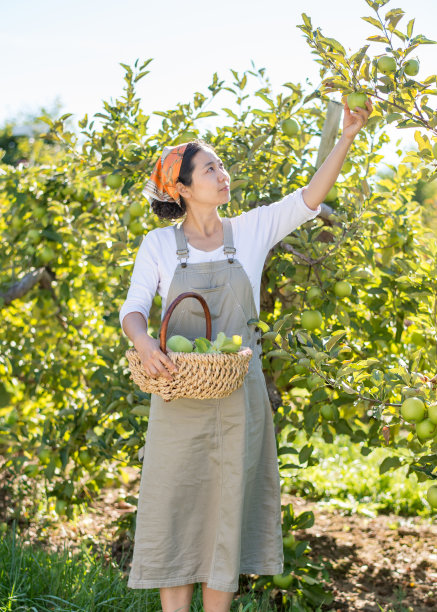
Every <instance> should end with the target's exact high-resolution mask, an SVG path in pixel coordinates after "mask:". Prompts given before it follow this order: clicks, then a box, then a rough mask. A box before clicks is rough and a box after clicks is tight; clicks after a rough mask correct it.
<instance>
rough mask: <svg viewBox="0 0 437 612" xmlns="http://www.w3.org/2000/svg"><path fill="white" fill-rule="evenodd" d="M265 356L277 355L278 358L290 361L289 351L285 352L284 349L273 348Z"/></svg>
mask: <svg viewBox="0 0 437 612" xmlns="http://www.w3.org/2000/svg"><path fill="white" fill-rule="evenodd" d="M266 357H279V359H284V360H286V361H291V355H290V353H287V351H284V349H275V350H273V351H269V352H268V353H267V354H266Z"/></svg>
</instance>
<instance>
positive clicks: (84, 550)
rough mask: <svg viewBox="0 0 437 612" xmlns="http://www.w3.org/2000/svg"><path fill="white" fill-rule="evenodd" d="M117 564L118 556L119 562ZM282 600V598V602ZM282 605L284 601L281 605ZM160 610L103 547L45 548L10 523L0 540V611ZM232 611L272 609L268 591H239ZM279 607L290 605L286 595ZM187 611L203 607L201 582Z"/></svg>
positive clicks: (154, 597)
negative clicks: (129, 582)
mask: <svg viewBox="0 0 437 612" xmlns="http://www.w3.org/2000/svg"><path fill="white" fill-rule="evenodd" d="M122 564H123V561H122V563H121V564H120V565H122ZM284 603H285V602H284ZM287 606H288V607H287ZM120 610H123V612H134V611H135V612H155V611H156V612H158V611H159V612H161V610H162V608H161V600H160V596H159V589H129V588H128V587H127V576H126V575H125V574H123V572H122V570H121V569H120V567H119V566H118V565H117V564H116V563H115V562H114V561H107V560H105V551H104V550H102V551H99V552H97V553H94V554H92V553H91V552H90V550H89V548H88V547H86V546H85V545H82V547H81V550H80V552H76V553H74V554H73V553H71V552H70V551H69V549H68V547H67V546H65V545H64V548H63V549H62V550H58V551H55V552H50V551H47V550H45V549H44V548H42V547H41V545H36V544H34V545H29V544H26V543H24V542H22V541H21V540H20V537H19V536H18V535H17V533H16V531H15V527H13V528H12V530H10V531H9V532H8V533H7V534H5V536H4V537H3V538H2V540H1V541H0V612H12V611H13V612H48V611H50V612H97V611H98V612H120ZM231 610H232V612H249V611H250V612H255V611H256V612H273V611H274V610H277V608H276V607H274V606H273V603H272V602H271V600H270V599H269V596H268V593H267V592H264V593H263V594H262V596H260V595H259V594H255V593H249V594H244V595H241V596H240V597H238V598H237V599H236V600H234V601H233V603H232V607H231ZM283 610H284V612H286V611H287V610H289V611H290V612H291V610H298V611H299V612H300V611H302V612H305V608H303V607H300V606H298V607H292V602H291V601H288V602H287V605H285V606H284V607H283ZM191 611H192V612H203V604H202V587H201V584H196V585H195V587H194V593H193V600H192V606H191Z"/></svg>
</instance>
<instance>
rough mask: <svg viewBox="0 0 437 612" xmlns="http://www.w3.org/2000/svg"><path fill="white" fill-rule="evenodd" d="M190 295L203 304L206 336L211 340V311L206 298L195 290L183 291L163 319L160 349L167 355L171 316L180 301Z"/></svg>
mask: <svg viewBox="0 0 437 612" xmlns="http://www.w3.org/2000/svg"><path fill="white" fill-rule="evenodd" d="M188 297H193V298H196V299H197V300H199V302H200V303H201V304H202V306H203V310H204V312H205V319H206V336H205V337H206V338H207V339H208V340H211V313H210V311H209V308H208V304H207V303H206V301H205V299H204V298H203V297H202V296H201V295H200V294H199V293H195V292H194V291H186V292H185V293H181V294H180V295H178V297H177V298H175V299H174V300H173V302H172V303H171V304H170V306H169V307H168V308H167V312H166V313H165V315H164V318H163V320H162V325H161V331H160V332H159V340H160V349H161V351H162V352H163V353H164V354H165V355H167V340H166V338H167V328H168V324H169V321H170V317H171V315H172V312H173V310H174V309H175V308H176V306H177V305H178V304H179V302H182V300H184V299H185V298H188Z"/></svg>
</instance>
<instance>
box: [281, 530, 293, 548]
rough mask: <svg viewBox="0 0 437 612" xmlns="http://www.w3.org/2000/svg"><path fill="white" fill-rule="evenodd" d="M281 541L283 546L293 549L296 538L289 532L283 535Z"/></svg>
mask: <svg viewBox="0 0 437 612" xmlns="http://www.w3.org/2000/svg"><path fill="white" fill-rule="evenodd" d="M282 543H283V545H284V548H290V549H293V548H294V546H295V544H296V539H295V537H294V535H293V534H292V533H290V534H288V535H287V536H285V538H283V539H282Z"/></svg>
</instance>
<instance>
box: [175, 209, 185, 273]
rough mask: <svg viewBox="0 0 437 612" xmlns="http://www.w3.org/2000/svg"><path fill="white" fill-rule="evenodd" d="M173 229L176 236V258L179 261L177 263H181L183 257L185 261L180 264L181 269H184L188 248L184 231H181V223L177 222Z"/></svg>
mask: <svg viewBox="0 0 437 612" xmlns="http://www.w3.org/2000/svg"><path fill="white" fill-rule="evenodd" d="M173 227H174V232H175V235H176V247H177V248H176V257H177V258H178V259H179V261H181V260H182V258H184V257H185V261H183V262H182V261H181V264H182V267H183V268H186V267H187V261H186V260H187V259H188V246H187V240H186V238H185V234H184V230H183V229H182V221H179V223H176V224H175V225H174V226H173Z"/></svg>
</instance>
